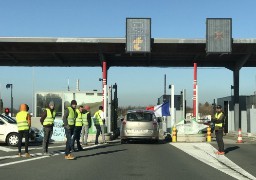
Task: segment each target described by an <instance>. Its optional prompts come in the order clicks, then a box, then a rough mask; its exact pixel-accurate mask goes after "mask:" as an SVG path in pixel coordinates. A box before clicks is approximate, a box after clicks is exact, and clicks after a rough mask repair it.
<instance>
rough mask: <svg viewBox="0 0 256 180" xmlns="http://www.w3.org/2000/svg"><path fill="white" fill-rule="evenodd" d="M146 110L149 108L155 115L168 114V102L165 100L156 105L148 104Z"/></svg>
mask: <svg viewBox="0 0 256 180" xmlns="http://www.w3.org/2000/svg"><path fill="white" fill-rule="evenodd" d="M146 109H147V110H151V111H154V112H155V116H156V117H163V116H170V115H171V114H170V104H169V102H168V101H167V102H165V103H163V104H160V105H157V106H150V107H147V108H146Z"/></svg>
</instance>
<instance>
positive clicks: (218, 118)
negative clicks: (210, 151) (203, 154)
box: [211, 105, 225, 155]
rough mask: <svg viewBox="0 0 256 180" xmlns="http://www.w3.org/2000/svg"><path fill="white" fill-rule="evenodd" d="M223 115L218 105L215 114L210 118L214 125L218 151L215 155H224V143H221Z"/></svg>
mask: <svg viewBox="0 0 256 180" xmlns="http://www.w3.org/2000/svg"><path fill="white" fill-rule="evenodd" d="M224 119H225V115H224V113H223V112H222V107H221V105H218V106H217V107H216V113H215V115H214V117H212V120H211V121H212V122H213V123H214V130H215V135H216V141H217V143H218V148H219V150H218V151H217V152H216V154H219V155H224V154H225V151H224V141H223V124H224Z"/></svg>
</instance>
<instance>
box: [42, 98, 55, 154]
mask: <svg viewBox="0 0 256 180" xmlns="http://www.w3.org/2000/svg"><path fill="white" fill-rule="evenodd" d="M55 116H56V111H55V110H54V102H53V101H51V102H50V103H49V106H48V108H46V109H45V111H44V112H43V114H42V116H41V118H40V122H41V124H42V125H43V131H44V140H43V155H46V156H49V155H50V154H49V153H48V146H49V142H50V137H51V134H52V131H53V125H54V119H55Z"/></svg>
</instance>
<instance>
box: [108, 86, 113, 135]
mask: <svg viewBox="0 0 256 180" xmlns="http://www.w3.org/2000/svg"><path fill="white" fill-rule="evenodd" d="M111 106H112V87H111V86H109V88H108V121H107V128H108V131H107V132H108V133H110V132H111V126H112V123H111V122H112V121H111V119H112V113H111V110H112V108H111Z"/></svg>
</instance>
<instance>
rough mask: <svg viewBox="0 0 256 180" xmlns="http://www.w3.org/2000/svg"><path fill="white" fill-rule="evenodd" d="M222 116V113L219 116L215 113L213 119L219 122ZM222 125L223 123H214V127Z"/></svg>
mask: <svg viewBox="0 0 256 180" xmlns="http://www.w3.org/2000/svg"><path fill="white" fill-rule="evenodd" d="M222 114H223V113H222V112H220V113H219V114H218V113H215V118H216V119H217V120H219V119H220V117H221V115H222ZM222 124H223V123H215V126H218V127H222Z"/></svg>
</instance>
